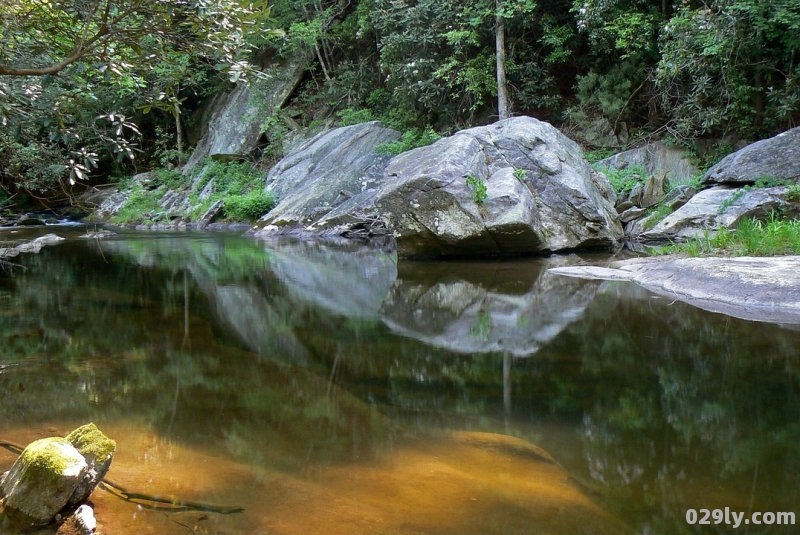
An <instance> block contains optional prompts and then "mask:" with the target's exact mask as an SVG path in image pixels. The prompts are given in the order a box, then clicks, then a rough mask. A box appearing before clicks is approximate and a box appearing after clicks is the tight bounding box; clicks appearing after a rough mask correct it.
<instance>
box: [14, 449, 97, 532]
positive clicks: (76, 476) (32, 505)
mask: <svg viewBox="0 0 800 535" xmlns="http://www.w3.org/2000/svg"><path fill="white" fill-rule="evenodd" d="M88 469H89V467H88V465H87V463H86V460H85V459H84V457H83V455H81V454H80V453H79V452H78V450H76V449H75V448H74V447H73V446H72V444H70V443H69V442H68V441H67V440H66V439H63V438H43V439H41V440H37V441H36V442H32V443H31V444H30V445H28V447H27V448H25V450H24V451H23V452H22V454H21V455H20V456H19V458H18V459H17V461H16V462H15V463H14V465H13V466H12V467H11V470H9V472H8V475H7V476H6V478H5V479H4V480H3V483H2V486H0V494H2V495H3V496H4V497H5V500H6V501H5V507H6V511H7V512H8V513H10V514H12V515H15V516H17V517H19V518H21V519H23V520H24V521H26V522H29V523H32V524H47V523H49V522H50V521H51V520H52V519H53V518H54V517H55V515H56V514H57V513H58V512H59V511H60V510H61V509H62V508H63V507H64V506H65V505H66V504H67V502H68V501H69V499H70V497H71V496H72V495H73V493H74V492H75V489H76V488H77V487H78V485H79V484H80V483H81V482H82V480H83V479H84V476H85V475H86V473H87V472H88Z"/></svg>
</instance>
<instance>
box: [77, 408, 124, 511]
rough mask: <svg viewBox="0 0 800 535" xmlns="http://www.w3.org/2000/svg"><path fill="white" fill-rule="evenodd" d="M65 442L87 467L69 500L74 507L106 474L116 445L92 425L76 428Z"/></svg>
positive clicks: (87, 495)
mask: <svg viewBox="0 0 800 535" xmlns="http://www.w3.org/2000/svg"><path fill="white" fill-rule="evenodd" d="M66 440H67V442H69V443H70V444H72V446H74V447H75V449H77V450H78V452H79V453H80V454H81V455H83V457H84V459H85V460H86V463H87V465H88V470H87V472H86V475H85V476H84V478H83V481H81V483H80V484H79V485H78V487H77V488H76V489H75V492H74V494H73V495H72V497H71V498H70V499H69V503H70V504H72V505H74V504H78V503H81V502H82V501H84V500H85V499H86V498H88V497H89V495H90V494H91V493H92V491H94V489H95V487H97V485H98V484H99V483H100V481H102V479H103V478H104V477H105V475H106V474H107V473H108V469H109V468H110V467H111V460H112V459H113V457H114V452H115V451H117V443H116V442H114V441H113V440H111V439H110V438H108V437H107V436H105V435H104V434H103V432H102V431H100V429H98V428H97V426H96V425H94V424H93V423H89V424H86V425H82V426H81V427H79V428H77V429H76V430H74V431H73V432H72V433H70V434H69V435H67V437H66Z"/></svg>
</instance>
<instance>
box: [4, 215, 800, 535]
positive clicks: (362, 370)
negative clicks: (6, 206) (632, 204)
mask: <svg viewBox="0 0 800 535" xmlns="http://www.w3.org/2000/svg"><path fill="white" fill-rule="evenodd" d="M49 230H52V229H49ZM28 232H30V231H28ZM59 234H62V235H65V236H67V237H70V238H71V239H70V240H68V241H67V242H64V243H62V244H60V245H57V246H54V247H50V248H46V249H45V250H43V251H42V253H40V254H39V255H26V256H22V257H18V259H19V261H20V262H21V263H23V264H24V265H25V266H26V267H27V270H26V271H24V272H21V273H19V274H18V275H16V276H15V277H14V278H12V279H0V392H2V394H0V395H1V396H2V398H1V399H2V404H1V405H0V439H2V440H10V441H12V442H17V443H22V444H27V443H28V442H30V441H32V440H34V439H37V438H40V437H42V436H47V435H53V434H62V433H66V432H69V431H70V430H71V429H72V428H74V427H76V426H77V425H80V424H83V423H86V422H89V421H94V422H95V423H96V424H97V425H98V426H100V427H101V429H103V430H104V431H105V432H106V433H107V434H108V435H109V436H111V437H112V438H114V439H116V440H117V442H118V452H117V456H116V457H115V460H114V465H113V466H112V469H111V473H110V474H109V477H110V478H112V479H113V480H114V481H116V482H117V483H119V484H122V485H123V486H125V487H127V488H128V489H129V490H131V491H134V492H140V493H147V494H150V495H157V496H161V497H165V498H168V499H173V498H174V499H177V500H193V501H201V502H208V503H214V504H222V505H227V506H234V507H242V508H244V511H243V512H241V513H236V514H230V515H223V514H217V513H209V512H198V511H186V512H170V511H163V510H161V511H159V510H151V509H147V508H145V507H140V506H137V505H136V504H134V503H130V502H126V501H124V500H121V499H119V498H117V497H114V496H112V495H110V494H109V493H107V492H104V491H101V490H98V491H96V492H95V494H94V495H93V498H92V499H93V502H94V504H95V506H96V514H97V516H98V519H99V522H100V524H101V526H102V527H103V528H105V530H106V532H107V533H125V534H150V533H153V534H159V535H162V534H165V535H168V534H181V533H184V534H185V533H189V532H192V533H205V534H216V535H223V534H224V535H237V534H251V533H265V534H310V533H326V534H360V533H365V534H367V533H375V534H407V533H408V534H410V533H420V534H421V533H425V534H495V533H496V534H500V533H504V534H517V533H519V534H528V533H531V534H559V535H564V534H581V535H583V534H615V533H620V534H623V533H624V534H643V535H644V534H647V535H654V534H664V535H668V534H681V533H797V532H798V531H797V529H798V528H797V526H794V527H791V526H790V527H788V528H787V527H782V526H772V527H770V528H769V529H768V528H767V527H765V526H762V529H756V527H755V526H741V527H740V528H739V529H738V530H733V529H732V528H731V527H730V526H728V527H725V526H724V525H720V526H713V525H712V526H706V527H704V528H702V529H701V526H694V527H692V526H688V525H687V524H686V521H685V516H684V515H685V511H686V510H687V509H689V508H693V509H701V508H707V509H714V508H724V507H730V508H731V509H732V510H734V511H745V512H747V511H793V512H795V513H796V514H800V500H799V499H798V498H799V497H800V354H799V353H798V348H800V329H797V328H794V327H792V326H777V325H766V324H759V323H753V322H746V321H741V320H736V319H733V318H729V317H726V316H722V315H716V314H711V313H707V312H703V311H700V310H698V309H695V308H692V307H690V306H688V305H683V304H681V303H674V302H671V301H670V300H668V299H663V298H657V297H655V296H653V295H652V294H649V293H648V292H645V291H643V290H641V289H638V288H637V287H636V286H634V285H631V284H627V283H601V282H595V281H592V282H587V281H580V280H577V279H570V278H563V277H557V276H552V275H548V274H546V273H545V270H546V268H547V267H552V266H554V265H563V264H568V263H574V262H578V261H580V260H581V259H580V258H578V257H575V256H572V257H560V258H553V259H530V260H519V261H508V262H493V263H475V262H457V263H410V262H409V263H407V262H402V261H401V262H400V263H397V262H396V260H395V259H394V257H393V256H392V255H391V254H387V253H385V252H381V251H377V250H371V249H365V248H359V247H357V246H352V245H351V246H347V247H341V246H339V247H336V246H332V245H321V244H312V243H291V242H283V243H264V242H260V241H254V240H251V239H247V238H242V237H238V236H231V235H221V234H180V235H176V234H157V233H148V234H134V233H131V234H121V235H119V236H117V237H115V238H112V239H109V240H106V241H102V242H98V241H94V240H88V241H87V240H79V239H77V234H78V233H77V232H76V231H73V230H63V231H59ZM23 236H27V237H31V235H30V234H27V235H23V234H14V235H11V234H7V233H6V234H4V235H2V236H0V239H11V238H17V237H23ZM14 458H15V456H14V455H12V454H11V453H9V452H6V451H5V450H0V471H2V470H5V469H7V468H8V467H9V466H10V465H11V464H12V462H13V460H14Z"/></svg>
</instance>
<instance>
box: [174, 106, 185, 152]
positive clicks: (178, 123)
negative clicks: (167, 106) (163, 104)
mask: <svg viewBox="0 0 800 535" xmlns="http://www.w3.org/2000/svg"><path fill="white" fill-rule="evenodd" d="M174 106H175V109H174V110H173V115H174V116H175V132H176V137H177V145H178V154H183V127H182V126H181V110H180V108H179V107H178V103H177V102H176V103H175V104H174ZM178 164H179V165H180V162H178Z"/></svg>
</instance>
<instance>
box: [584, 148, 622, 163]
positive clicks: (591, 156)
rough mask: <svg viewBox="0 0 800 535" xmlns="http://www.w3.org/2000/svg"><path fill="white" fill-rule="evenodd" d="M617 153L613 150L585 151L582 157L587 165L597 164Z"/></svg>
mask: <svg viewBox="0 0 800 535" xmlns="http://www.w3.org/2000/svg"><path fill="white" fill-rule="evenodd" d="M617 152H618V151H616V150H614V149H597V150H587V151H586V154H585V155H584V156H585V157H586V160H587V161H588V162H589V163H597V162H599V161H600V160H605V159H606V158H610V157H611V156H614V155H615V154H616V153H617Z"/></svg>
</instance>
